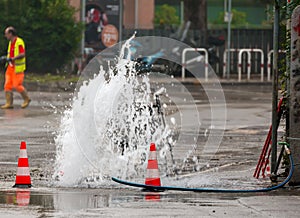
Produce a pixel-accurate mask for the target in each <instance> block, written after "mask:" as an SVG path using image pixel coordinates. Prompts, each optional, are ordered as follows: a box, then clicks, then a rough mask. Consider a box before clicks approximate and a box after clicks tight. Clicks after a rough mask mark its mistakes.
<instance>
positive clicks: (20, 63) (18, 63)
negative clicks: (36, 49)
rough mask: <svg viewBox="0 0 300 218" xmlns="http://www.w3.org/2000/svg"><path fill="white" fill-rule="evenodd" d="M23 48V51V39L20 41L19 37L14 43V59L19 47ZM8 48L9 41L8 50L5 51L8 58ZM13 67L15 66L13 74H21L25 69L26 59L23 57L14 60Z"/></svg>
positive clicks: (18, 52)
mask: <svg viewBox="0 0 300 218" xmlns="http://www.w3.org/2000/svg"><path fill="white" fill-rule="evenodd" d="M20 45H21V46H23V48H24V49H25V44H24V41H23V39H21V38H20V37H17V40H16V43H15V47H14V57H16V56H18V55H19V54H20V51H19V46H20ZM10 47H11V41H9V43H8V49H7V57H8V58H9V57H10V56H9V54H10ZM14 65H15V73H22V72H24V71H25V69H26V58H25V57H23V58H21V59H17V60H14Z"/></svg>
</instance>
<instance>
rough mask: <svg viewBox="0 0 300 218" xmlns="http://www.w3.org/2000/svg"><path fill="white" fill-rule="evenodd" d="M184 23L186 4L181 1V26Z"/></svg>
mask: <svg viewBox="0 0 300 218" xmlns="http://www.w3.org/2000/svg"><path fill="white" fill-rule="evenodd" d="M183 22H184V2H183V1H180V24H181V25H182V24H183Z"/></svg>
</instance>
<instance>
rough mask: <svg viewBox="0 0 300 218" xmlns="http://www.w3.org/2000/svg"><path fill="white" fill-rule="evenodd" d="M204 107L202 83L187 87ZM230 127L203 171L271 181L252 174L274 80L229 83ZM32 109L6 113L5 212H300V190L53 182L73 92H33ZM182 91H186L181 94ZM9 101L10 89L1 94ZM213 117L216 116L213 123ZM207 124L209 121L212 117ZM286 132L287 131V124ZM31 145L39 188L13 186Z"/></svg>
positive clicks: (213, 178)
mask: <svg viewBox="0 0 300 218" xmlns="http://www.w3.org/2000/svg"><path fill="white" fill-rule="evenodd" d="M187 88H188V90H189V91H190V93H192V95H193V97H194V98H195V99H198V100H201V101H198V102H197V107H198V108H200V109H201V110H199V111H201V113H203V116H205V113H206V112H207V111H209V105H208V102H207V101H206V100H205V97H203V94H202V93H201V92H199V87H197V86H196V85H192V84H190V85H187ZM223 89H224V93H225V97H226V103H227V114H228V115H227V127H226V131H225V135H224V138H223V140H222V143H221V146H220V148H219V150H218V152H217V153H216V154H215V156H214V158H213V159H212V160H211V162H210V166H209V167H208V169H207V170H206V171H204V172H201V175H203V178H205V179H207V181H209V184H210V185H211V186H212V187H217V188H218V187H223V188H224V187H225V188H232V187H231V186H233V187H235V188H245V186H247V187H249V188H255V187H257V183H259V184H260V185H261V186H267V185H269V180H268V179H265V180H260V181H259V182H257V181H256V180H255V179H253V178H252V174H253V170H254V168H255V165H256V162H257V159H258V156H259V153H260V150H261V147H262V144H263V141H264V139H265V137H266V134H267V130H268V127H269V124H270V120H271V119H270V118H271V94H270V93H271V86H270V85H264V86H255V85H253V84H252V85H232V84H226V85H224V86H223ZM30 94H31V96H32V99H33V101H32V104H31V106H30V108H28V109H25V110H22V109H20V107H19V106H18V105H20V104H21V99H20V98H19V97H18V96H17V98H16V100H15V105H16V106H15V109H14V110H4V111H3V110H1V111H0V124H1V125H0V137H1V140H0V146H1V154H0V166H1V168H0V181H1V182H0V217H245V216H247V217H298V214H299V212H300V208H299V206H298V205H299V198H300V197H299V196H300V195H299V194H300V192H299V190H298V189H290V188H288V189H281V190H277V191H274V192H270V193H258V194H251V195H248V194H213V193H210V194H208V193H187V192H172V191H166V192H163V193H145V192H141V191H140V190H139V189H135V188H125V187H123V186H121V185H114V186H112V187H111V188H105V189H103V188H96V189H86V188H57V187H52V186H51V175H52V173H53V163H54V159H55V144H54V140H53V138H54V137H55V132H56V130H57V128H58V126H59V122H60V118H61V114H62V112H63V111H64V110H65V109H66V108H68V107H69V105H70V99H71V98H72V93H68V92H65V93H47V92H31V93H30ZM177 95H178V96H179V97H180V95H181V93H180V92H178V93H177ZM0 101H1V102H3V101H4V98H3V94H2V95H1V96H0ZM207 122H208V121H207ZM204 125H205V122H204ZM281 134H282V129H281ZM22 140H25V141H26V142H27V143H28V148H27V152H28V156H29V164H30V170H31V176H32V183H33V186H34V187H33V188H32V189H30V190H18V189H13V188H11V186H12V185H13V184H14V179H15V173H16V162H17V158H18V155H19V145H20V141H22Z"/></svg>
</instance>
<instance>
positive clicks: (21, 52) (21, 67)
mask: <svg viewBox="0 0 300 218" xmlns="http://www.w3.org/2000/svg"><path fill="white" fill-rule="evenodd" d="M4 35H5V37H6V39H7V40H8V41H9V43H8V49H7V59H6V61H7V68H6V72H5V84H4V91H5V98H6V104H5V105H3V106H1V108H2V109H11V108H13V92H12V91H13V89H15V90H16V91H17V92H19V93H20V94H21V96H22V98H23V100H24V102H23V104H22V105H21V107H22V108H26V107H27V106H28V105H29V103H30V101H31V99H30V98H29V97H28V94H27V91H26V89H25V88H24V86H23V80H24V71H25V69H26V59H25V44H24V41H23V40H22V39H21V38H20V37H18V36H17V31H16V29H15V28H14V27H12V26H10V27H7V28H6V29H5V31H4Z"/></svg>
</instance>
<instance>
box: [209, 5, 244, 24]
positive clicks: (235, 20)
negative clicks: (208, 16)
mask: <svg viewBox="0 0 300 218" xmlns="http://www.w3.org/2000/svg"><path fill="white" fill-rule="evenodd" d="M231 13H232V21H231V26H232V28H236V27H245V26H247V25H248V22H247V14H246V13H245V12H242V11H238V10H236V9H232V10H231ZM213 24H217V25H225V24H227V23H226V22H225V21H224V12H220V14H219V16H218V18H217V19H216V20H215V21H214V22H213Z"/></svg>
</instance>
